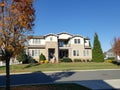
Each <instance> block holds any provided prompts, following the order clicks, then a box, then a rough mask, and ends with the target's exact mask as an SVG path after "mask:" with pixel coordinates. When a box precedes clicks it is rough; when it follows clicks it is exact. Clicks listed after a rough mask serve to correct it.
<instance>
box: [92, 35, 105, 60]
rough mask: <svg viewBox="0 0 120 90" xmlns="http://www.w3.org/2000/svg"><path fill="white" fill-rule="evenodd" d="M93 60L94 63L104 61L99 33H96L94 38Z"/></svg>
mask: <svg viewBox="0 0 120 90" xmlns="http://www.w3.org/2000/svg"><path fill="white" fill-rule="evenodd" d="M92 59H93V61H94V62H103V61H104V55H103V51H102V48H101V44H100V41H99V38H98V35H97V33H95V36H94V44H93V50H92Z"/></svg>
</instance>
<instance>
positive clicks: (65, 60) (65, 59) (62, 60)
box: [61, 57, 72, 62]
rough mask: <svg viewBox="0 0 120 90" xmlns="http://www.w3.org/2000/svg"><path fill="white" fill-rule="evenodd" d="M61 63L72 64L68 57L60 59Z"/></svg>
mask: <svg viewBox="0 0 120 90" xmlns="http://www.w3.org/2000/svg"><path fill="white" fill-rule="evenodd" d="M61 62H72V59H71V58H68V57H64V58H62V59H61Z"/></svg>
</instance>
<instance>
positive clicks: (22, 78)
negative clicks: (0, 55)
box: [0, 71, 116, 90]
mask: <svg viewBox="0 0 120 90" xmlns="http://www.w3.org/2000/svg"><path fill="white" fill-rule="evenodd" d="M73 74H75V72H71V71H64V72H56V73H43V72H41V71H37V72H33V73H28V74H15V75H11V77H10V80H11V82H10V83H11V85H13V86H14V85H37V84H53V83H77V84H78V85H82V86H85V87H88V88H91V89H92V90H100V89H102V90H116V89H115V88H114V87H112V86H111V85H110V84H109V83H107V82H105V81H104V80H79V78H78V80H74V79H73V77H72V75H73ZM71 77H72V79H70V78H71ZM64 78H69V79H70V80H72V81H70V80H69V81H67V79H64ZM61 79H62V81H59V80H61ZM1 86H5V75H3V76H0V87H1Z"/></svg>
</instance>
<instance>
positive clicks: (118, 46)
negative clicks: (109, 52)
mask: <svg viewBox="0 0 120 90" xmlns="http://www.w3.org/2000/svg"><path fill="white" fill-rule="evenodd" d="M112 49H113V51H114V53H115V55H118V56H120V38H115V39H114V44H113V47H112Z"/></svg>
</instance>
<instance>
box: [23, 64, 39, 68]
mask: <svg viewBox="0 0 120 90" xmlns="http://www.w3.org/2000/svg"><path fill="white" fill-rule="evenodd" d="M38 65H40V64H38V63H31V64H28V65H27V66H25V67H24V69H25V68H30V67H34V66H38Z"/></svg>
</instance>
